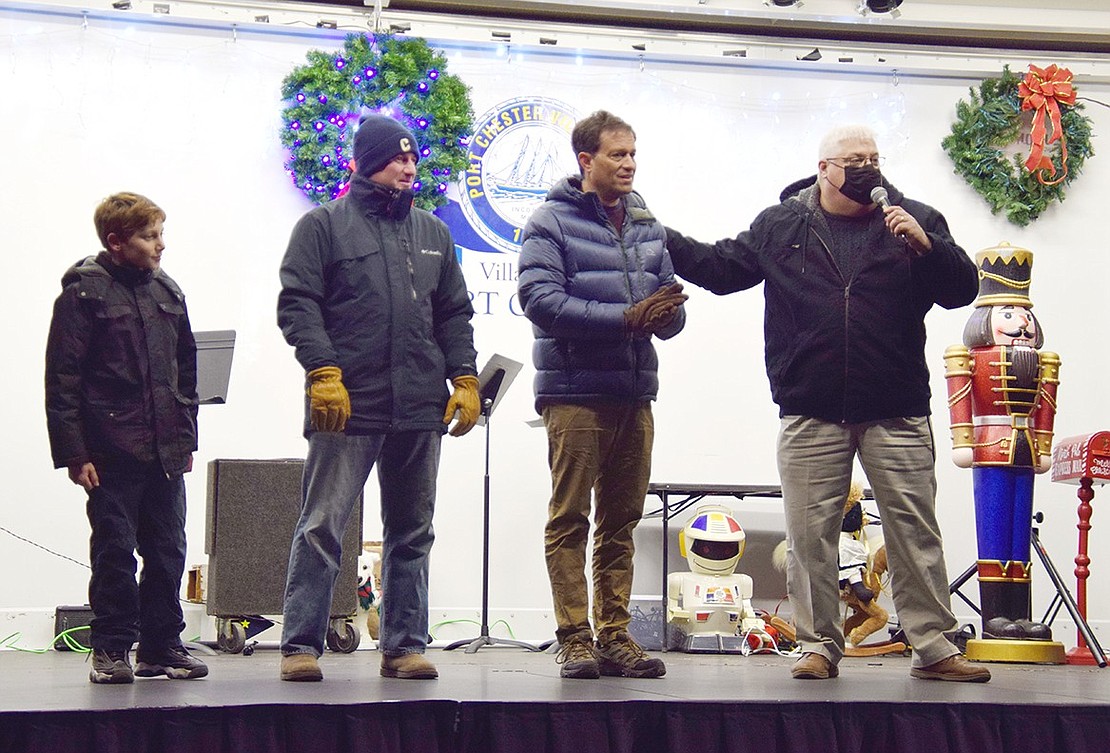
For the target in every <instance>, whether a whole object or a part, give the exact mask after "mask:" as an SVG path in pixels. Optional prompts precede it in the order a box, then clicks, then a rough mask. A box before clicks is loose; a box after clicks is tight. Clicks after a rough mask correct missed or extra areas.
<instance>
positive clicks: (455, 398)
mask: <svg viewBox="0 0 1110 753" xmlns="http://www.w3.org/2000/svg"><path fill="white" fill-rule="evenodd" d="M451 384H453V385H455V389H454V391H453V392H452V393H451V397H450V399H448V401H447V410H446V411H445V412H444V414H443V423H445V424H449V423H451V419H452V418H454V417H455V413H456V412H457V413H458V417H459V420H458V421H456V422H455V426H454V427H453V428H452V429H451V431H450V434H451V436H453V437H461V436H462V435H463V434H466V433H467V432H468V431H470V430H471V429H473V428H474V424H476V423H478V416H479V415H480V414H481V412H482V398H481V395H479V394H478V377H476V376H472V375H470V374H464V375H462V376H457V377H455V378H454V379H452V380H451Z"/></svg>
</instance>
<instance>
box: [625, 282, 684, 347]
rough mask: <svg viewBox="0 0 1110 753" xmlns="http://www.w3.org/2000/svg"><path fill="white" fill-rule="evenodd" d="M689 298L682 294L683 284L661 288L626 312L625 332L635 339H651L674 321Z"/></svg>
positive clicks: (677, 283)
mask: <svg viewBox="0 0 1110 753" xmlns="http://www.w3.org/2000/svg"><path fill="white" fill-rule="evenodd" d="M687 298H689V296H688V295H686V294H685V293H683V292H682V283H679V282H676V283H672V284H670V285H666V286H664V287H661V288H659V289H658V290H656V291H655V292H654V293H652V294H651V295H649V296H648V297H647V298H645V299H644V300H642V301H640V302H638V303H634V304H633V305H631V306H629V307H628V309H626V310H625V312H624V326H625V330H626V331H627V332H628V333H629V334H630V335H632V336H633V337H650V336H651V335H653V334H654V333H655V332H656V331H657V330H658V329H659V328H661V327H664V326H666V325H667V324H669V323H670V322H671V321H672V320H673V319H674V317H675V314H676V313H677V312H678V307H679V306H681V305H682V304H683V302H685V301H686V299H687Z"/></svg>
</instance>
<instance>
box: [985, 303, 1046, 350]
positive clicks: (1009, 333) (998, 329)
mask: <svg viewBox="0 0 1110 753" xmlns="http://www.w3.org/2000/svg"><path fill="white" fill-rule="evenodd" d="M991 335H992V336H993V338H994V343H995V345H1027V346H1029V347H1034V345H1033V344H1034V343H1035V342H1036V341H1037V320H1036V319H1034V318H1033V312H1032V311H1030V310H1029V309H1027V308H1025V307H1023V306H993V307H992V308H991Z"/></svg>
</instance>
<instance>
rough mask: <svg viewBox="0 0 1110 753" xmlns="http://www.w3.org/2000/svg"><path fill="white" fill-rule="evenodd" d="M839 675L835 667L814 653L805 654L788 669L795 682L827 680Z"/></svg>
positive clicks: (820, 655)
mask: <svg viewBox="0 0 1110 753" xmlns="http://www.w3.org/2000/svg"><path fill="white" fill-rule="evenodd" d="M839 674H840V670H839V669H838V668H837V666H836V665H835V664H833V663H832V662H831V661H829V660H828V659H826V658H825V657H824V655H822V654H819V653H817V652H816V651H807V652H805V653H804V654H802V658H801V659H798V661H796V662H794V666H793V667H791V668H790V675H791V676H792V677H793V678H794V679H795V680H829V679H832V678H833V677H836V676H837V675H839Z"/></svg>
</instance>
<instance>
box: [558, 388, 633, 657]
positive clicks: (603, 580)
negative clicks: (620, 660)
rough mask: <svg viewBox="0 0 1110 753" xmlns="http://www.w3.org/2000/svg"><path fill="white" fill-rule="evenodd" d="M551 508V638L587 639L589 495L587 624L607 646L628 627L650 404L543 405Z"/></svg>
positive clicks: (588, 629)
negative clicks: (589, 565)
mask: <svg viewBox="0 0 1110 753" xmlns="http://www.w3.org/2000/svg"><path fill="white" fill-rule="evenodd" d="M543 421H544V425H545V426H546V427H547V440H548V464H549V465H550V467H551V504H550V506H549V509H548V520H547V526H546V527H545V529H544V552H545V555H546V557H547V572H548V576H549V578H550V580H551V596H552V600H553V602H554V605H555V621H556V626H557V629H556V632H555V635H556V638H558V640H559V642H560V643H563V642H565V640H566V639H567V638H568V637H569V636H571V635H574V634H576V633H584V634H586V635H587V636H592V635H593V634H594V631H593V630H591V629H590V600H589V590H588V587H587V584H586V572H585V569H586V540H587V539H588V538H589V533H590V494H591V492H592V493H593V495H594V498H595V504H594V507H593V512H594V526H595V530H594V539H593V589H594V592H593V598H594V602H593V604H594V606H593V622H594V628H595V630H596V635H597V637H598V639H599V640H600V641H601V642H602V643H605V642H608V641H609V640H610V639H611V638H612V637H613V636H614V635H615V634H616V633H617V632H620V631H622V630H627V629H628V623H629V622H630V620H631V618H630V616H629V613H628V601H629V599H630V598H631V596H632V555H633V542H632V531H633V530H634V529H635V528H636V525H637V524H638V523H639V522H640V518H641V517H642V516H643V512H644V498H645V497H646V495H647V487H648V479H649V477H650V475H651V446H652V441H653V439H654V436H655V423H654V420H653V418H652V414H651V404H650V403H646V402H645V403H604V404H593V405H567V404H559V405H548V406H545V407H544V409H543Z"/></svg>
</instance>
